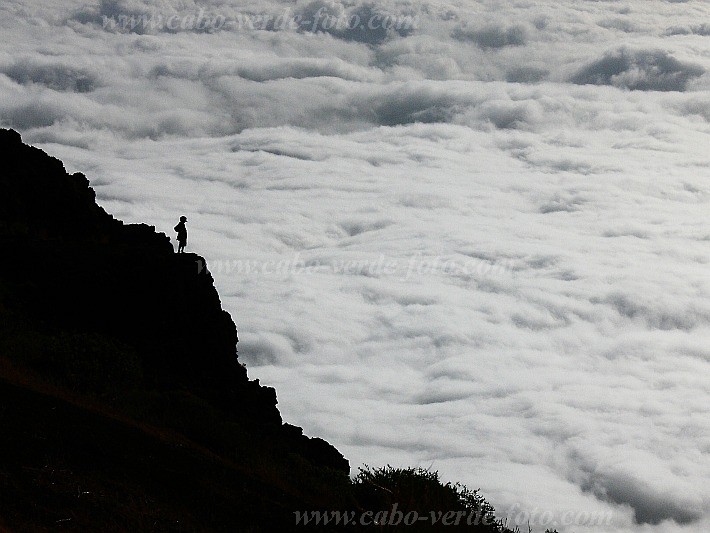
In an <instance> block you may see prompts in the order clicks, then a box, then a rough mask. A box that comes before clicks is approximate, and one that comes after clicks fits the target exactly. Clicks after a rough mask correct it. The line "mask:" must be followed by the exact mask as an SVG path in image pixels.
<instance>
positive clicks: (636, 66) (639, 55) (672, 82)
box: [571, 48, 705, 91]
mask: <svg viewBox="0 0 710 533" xmlns="http://www.w3.org/2000/svg"><path fill="white" fill-rule="evenodd" d="M704 73H705V69H703V68H702V67H700V66H699V65H693V64H690V63H684V62H682V61H679V60H677V59H676V58H674V57H673V56H671V55H670V54H668V53H667V52H664V51H661V50H652V51H650V50H641V51H631V50H629V49H626V48H622V49H620V50H617V51H616V52H612V53H608V54H605V55H604V57H603V58H602V59H599V60H597V61H594V62H593V63H590V64H589V65H587V66H585V67H584V68H582V69H581V70H580V71H579V72H578V73H577V74H575V75H574V76H572V79H571V81H572V83H576V84H578V85H588V84H591V85H613V86H615V87H622V88H626V89H631V90H639V91H684V90H685V88H686V87H687V85H688V82H689V81H690V80H692V79H694V78H698V77H700V76H702V75H703V74H704Z"/></svg>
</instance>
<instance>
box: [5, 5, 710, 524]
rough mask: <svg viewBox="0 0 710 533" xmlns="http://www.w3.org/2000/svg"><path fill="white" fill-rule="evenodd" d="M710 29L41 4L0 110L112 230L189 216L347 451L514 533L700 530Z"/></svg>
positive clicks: (545, 16) (651, 19)
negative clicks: (102, 213) (73, 181)
mask: <svg viewBox="0 0 710 533" xmlns="http://www.w3.org/2000/svg"><path fill="white" fill-rule="evenodd" d="M319 11H320V15H318V12H319ZM326 15H328V16H329V17H332V18H330V19H328V18H327V17H326ZM708 15H710V12H709V11H708V7H707V6H705V5H704V4H702V3H694V2H668V1H661V0H648V1H645V2H637V3H618V2H559V1H557V0H544V1H541V2H535V3H520V2H508V3H506V2H495V3H485V2H468V3H462V2H459V3H456V2H454V3H451V2H443V1H441V2H440V1H437V2H418V1H415V2H406V3H402V2H398V1H395V0H391V1H389V0H383V1H382V2H378V3H377V4H373V3H371V2H366V1H365V2H359V1H357V2H340V1H335V0H333V1H330V0H328V1H320V0H319V1H316V2H313V1H312V0H299V1H298V2H295V3H293V2H279V1H276V0H274V1H263V0H259V1H256V0H255V1H253V2H250V1H241V0H240V1H236V0H215V1H202V2H192V1H183V2H174V1H168V0H104V1H101V2H96V3H94V4H87V3H86V2H83V1H81V0H61V1H60V0H55V1H47V2H40V1H38V0H19V1H18V2H14V3H4V4H2V5H0V30H1V31H2V32H3V35H4V36H6V39H4V40H3V45H2V46H0V122H1V123H2V124H3V125H4V126H12V127H15V128H18V129H20V130H21V131H22V133H23V136H24V138H25V139H26V140H27V141H29V142H32V143H35V144H38V145H40V146H41V147H43V148H45V149H46V150H47V151H49V152H50V153H51V154H52V155H56V156H57V157H60V158H61V159H62V160H63V161H64V162H65V163H66V165H67V166H68V168H69V170H70V171H82V172H85V173H86V175H87V176H89V178H90V179H91V181H92V185H93V186H94V187H95V189H96V191H97V197H98V199H99V202H100V203H101V204H102V205H103V206H104V207H105V208H106V209H107V210H108V211H109V212H111V213H113V214H114V215H115V216H117V217H120V218H123V219H125V220H127V221H129V222H146V223H149V224H152V225H155V226H157V227H158V228H159V229H161V230H163V231H166V232H168V234H170V235H172V232H171V228H172V227H173V226H174V225H175V222H176V216H179V215H181V214H188V218H189V220H190V225H189V231H190V246H192V247H193V251H196V252H198V253H201V254H203V255H205V256H206V257H207V259H208V262H209V266H210V269H211V271H212V272H213V274H214V276H215V279H216V282H217V285H218V288H219V290H220V295H221V297H222V300H223V302H224V305H225V306H226V308H227V309H228V310H229V311H230V313H231V314H232V316H234V317H235V320H236V322H237V326H238V328H239V332H240V344H239V353H240V358H241V360H242V361H243V362H245V363H246V364H247V365H248V367H249V372H250V375H251V376H252V377H258V378H260V379H261V380H262V381H263V382H265V383H268V384H269V385H272V386H275V387H276V390H277V391H278V394H279V406H280V409H281V410H282V412H283V414H284V418H285V419H286V420H288V421H290V422H293V423H297V424H299V425H301V426H303V427H304V428H306V431H307V433H309V434H311V435H318V436H321V437H324V438H326V439H328V440H329V441H331V442H333V443H334V444H335V445H336V446H338V447H339V448H340V449H341V450H342V451H343V452H345V454H346V455H347V456H348V458H349V459H350V460H351V462H352V464H353V465H354V466H357V465H358V464H360V463H362V462H368V463H369V464H384V463H391V464H398V465H421V466H425V467H429V466H431V467H432V468H435V469H438V470H440V472H441V473H442V476H443V477H444V478H446V479H451V480H460V481H462V482H464V483H467V484H468V485H469V486H471V487H476V488H477V487H481V489H482V490H483V493H484V494H485V495H486V496H487V497H488V498H489V499H490V500H491V501H492V502H493V503H494V504H495V506H496V507H497V509H498V512H499V515H500V516H501V517H503V518H506V519H508V523H509V524H511V525H519V526H521V529H522V528H524V527H525V526H526V525H527V523H528V521H529V522H530V524H531V525H532V526H533V527H534V529H536V530H539V531H544V530H545V529H546V528H551V529H554V528H557V529H558V530H559V531H563V530H569V531H571V530H574V531H576V532H578V533H592V532H595V533H596V532H599V531H606V532H609V533H611V532H614V533H617V532H627V533H632V532H633V533H641V532H643V533H661V532H663V533H665V532H669V531H672V532H674V533H690V532H695V531H704V530H707V529H709V528H710V492H708V486H710V484H709V483H708V479H710V470H709V469H708V466H707V461H706V459H705V456H706V455H707V453H708V452H709V451H710V449H709V448H708V439H707V435H708V434H710V425H709V424H708V422H707V416H706V411H707V404H708V401H709V400H710V383H709V382H708V380H707V377H706V376H708V375H709V373H708V370H709V369H708V365H710V350H708V346H709V344H708V339H710V308H708V304H707V302H708V297H709V296H710V287H709V286H708V281H707V280H708V276H707V266H708V262H709V261H710V259H708V254H707V244H708V242H710V231H708V229H707V227H706V225H705V224H704V222H703V221H704V220H705V219H706V218H707V211H708V202H710V190H708V186H707V182H708V170H707V169H708V168H710V156H708V154H707V150H706V149H705V147H706V146H707V142H708V121H710V112H709V111H708V110H709V109H710V98H709V97H708V88H710V83H709V80H710V77H709V76H708V74H707V73H708V72H710V59H709V57H708V54H707V53H706V51H705V48H706V47H705V45H704V41H703V39H704V38H705V37H704V32H705V30H704V28H703V26H702V24H703V22H702V21H703V18H706V17H707V16H708ZM200 16H202V19H201V20H200V18H199V17H200ZM297 17H298V18H297ZM315 17H317V18H318V23H317V24H315V25H314V24H313V20H315ZM373 17H374V18H373ZM388 17H389V18H388ZM407 17H410V18H409V19H407ZM358 18H359V19H360V20H361V21H364V20H366V19H367V20H370V19H372V20H375V21H383V22H386V27H385V25H377V24H374V23H373V24H372V27H371V28H370V27H368V26H367V25H365V27H363V28H360V27H357V28H354V27H353V28H350V27H349V26H348V25H347V24H346V23H347V22H348V20H357V19H358ZM309 19H310V24H308V25H307V24H306V21H307V20H309ZM326 20H327V22H325V21H326ZM402 20H409V21H410V22H412V23H413V25H411V26H399V27H397V26H396V22H397V21H402ZM671 20H672V21H673V22H672V24H671V23H669V21H671ZM121 21H123V22H121ZM134 22H135V24H136V25H135V26H134V27H133V28H131V24H133V23H134ZM198 22H200V23H201V24H202V25H199V24H198ZM338 22H339V24H340V26H338V24H337V23H338ZM330 23H333V26H330V25H329V24H330ZM121 24H123V25H121ZM126 24H127V25H126ZM669 26H672V30H669V29H668V28H669ZM407 28H408V29H407ZM521 443H522V445H521ZM535 509H537V510H538V511H539V513H538V514H537V515H536V518H533V517H531V515H530V513H531V512H532V511H534V510H535ZM543 512H545V513H546V514H544V515H543ZM525 513H527V515H526V514H525ZM541 517H547V518H549V520H548V521H547V522H545V521H544V520H543V519H542V518H541ZM554 520H557V523H554ZM543 522H545V523H543ZM565 524H566V525H565Z"/></svg>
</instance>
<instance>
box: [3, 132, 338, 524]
mask: <svg viewBox="0 0 710 533" xmlns="http://www.w3.org/2000/svg"><path fill="white" fill-rule="evenodd" d="M0 151H1V152H2V153H3V154H5V158H4V161H3V163H2V167H1V168H0V250H2V261H0V363H2V364H1V365H0V370H1V372H0V377H2V379H3V383H2V387H0V394H1V395H0V400H1V401H2V403H1V404H0V418H1V419H2V420H1V421H0V422H2V423H3V427H4V428H8V429H9V428H13V427H14V428H15V430H16V432H17V433H18V435H12V433H10V432H9V431H5V432H4V436H5V437H6V440H5V442H4V444H5V445H7V446H10V444H12V446H10V448H14V449H15V452H17V453H19V454H20V455H19V456H18V455H17V454H15V455H12V454H7V455H5V456H3V457H0V465H2V464H4V466H3V467H2V468H0V480H2V479H4V480H5V482H6V483H10V485H12V483H14V481H12V482H10V481H8V480H13V479H14V478H13V476H12V475H10V473H9V472H10V471H14V469H16V467H17V466H18V464H19V465H20V467H21V466H22V465H21V463H22V461H21V460H20V457H21V455H22V454H21V453H20V452H21V451H22V450H23V442H24V441H23V438H24V439H25V440H26V442H25V443H24V444H26V445H27V450H28V451H31V450H34V453H35V456H33V457H32V458H28V462H27V468H29V469H30V470H26V471H24V472H25V473H27V472H31V471H32V470H31V469H33V468H34V469H36V468H44V467H42V465H41V464H39V463H41V462H42V460H41V457H42V454H46V453H49V452H48V450H51V449H52V443H57V447H58V450H57V453H58V455H60V456H63V457H65V458H66V459H67V461H68V462H69V463H72V461H74V467H72V468H74V469H76V468H79V467H80V463H79V462H77V460H78V459H77V458H76V457H75V456H74V451H75V450H76V444H77V442H78V441H77V438H78V436H79V435H84V436H85V437H86V438H87V439H89V441H90V442H89V444H88V445H87V446H88V449H89V450H93V451H92V452H90V453H88V455H87V458H88V459H87V460H88V462H89V464H90V463H91V458H92V457H94V458H96V460H97V463H98V464H101V465H104V466H105V465H108V464H113V459H110V458H111V457H112V456H111V453H118V452H117V450H113V451H110V448H111V447H110V446H108V449H109V451H108V452H107V455H106V457H101V458H99V456H100V455H101V454H100V453H99V452H98V450H100V449H103V448H102V446H103V445H101V446H98V447H97V446H94V444H96V442H95V441H96V440H97V439H98V438H99V437H100V436H101V435H112V434H113V435H114V436H115V439H114V441H116V439H117V442H121V441H125V442H126V443H129V442H133V443H134V444H135V442H142V444H141V445H140V446H138V448H136V449H133V451H131V450H129V449H127V450H126V452H125V458H124V460H125V461H127V463H126V464H129V463H131V460H130V459H131V458H133V459H134V463H133V467H132V468H137V469H138V470H137V471H142V470H143V469H145V468H150V467H149V465H150V464H151V462H150V461H147V460H146V455H145V453H143V452H140V451H138V449H140V447H141V446H143V445H144V444H145V443H146V442H147V443H148V444H145V446H147V447H148V448H150V447H151V446H154V447H155V451H154V452H150V453H152V454H153V456H155V455H156V454H158V455H159V454H161V453H163V452H165V453H167V452H166V448H165V446H164V445H162V447H161V445H159V444H157V443H156V442H154V441H155V438H156V437H155V436H152V437H151V436H150V435H148V434H146V433H145V432H146V431H148V430H149V433H150V432H151V431H152V432H153V433H154V434H157V435H159V436H160V435H162V436H164V435H167V434H171V435H172V434H173V433H174V434H175V435H178V437H175V438H173V437H171V438H170V439H168V440H169V441H170V442H171V443H172V444H171V445H170V446H174V445H175V442H176V440H175V439H177V440H178V441H179V440H180V439H183V440H184V441H185V442H186V443H188V448H190V449H193V450H199V452H195V453H196V454H197V456H198V459H195V458H194V457H195V455H194V454H193V455H190V456H189V457H192V459H190V458H188V457H187V456H186V455H185V454H183V455H181V454H180V453H178V452H174V453H175V456H174V457H173V459H172V460H171V461H173V460H174V462H172V463H171V461H168V460H167V458H163V460H161V461H160V462H159V463H160V465H161V468H168V469H169V468H175V469H177V470H180V469H181V468H182V466H183V465H184V466H186V468H187V467H189V468H187V470H190V471H194V469H195V468H197V466H196V465H198V464H202V463H204V464H207V463H210V461H211V462H212V463H214V464H216V463H220V462H221V463H225V464H229V465H232V466H231V467H230V468H233V471H231V472H232V473H231V474H225V476H226V478H229V477H230V476H232V479H231V481H229V483H227V485H229V487H230V488H229V489H225V492H227V493H229V494H230V495H231V496H238V495H239V494H242V495H243V496H244V498H243V501H242V503H237V504H233V505H236V508H237V510H239V509H242V511H243V513H242V515H240V513H239V512H237V513H236V514H235V513H234V512H231V511H230V513H226V514H225V513H224V512H223V511H222V510H220V509H222V507H221V506H220V504H218V503H217V502H219V501H220V498H214V499H212V500H209V498H208V499H207V501H213V503H214V505H215V506H216V507H213V506H209V505H208V509H207V510H205V509H203V510H202V511H201V513H202V514H205V513H206V514H207V515H208V516H212V518H213V519H214V520H216V522H219V520H221V519H223V518H225V517H231V518H232V519H234V517H235V516H244V517H247V518H244V520H246V522H249V519H248V516H251V515H254V513H253V512H252V513H251V515H250V514H249V513H248V512H247V507H248V508H250V509H252V511H253V509H254V508H255V507H254V506H253V505H252V504H253V503H254V502H255V501H256V500H257V498H256V497H254V495H255V494H269V493H274V494H276V493H278V494H289V493H290V496H288V497H286V498H281V501H280V503H279V505H278V506H277V507H278V508H282V509H283V508H284V502H291V503H293V504H294V505H296V504H297V503H298V504H299V505H306V504H308V505H322V504H336V503H338V502H337V497H336V496H334V493H333V489H334V487H337V486H339V484H341V483H344V484H347V482H348V478H347V474H348V472H349V465H348V462H347V461H346V460H345V459H344V458H343V457H342V455H341V454H340V453H339V452H338V451H337V450H336V449H335V448H333V447H332V446H331V445H329V444H328V443H326V442H325V441H323V440H321V439H318V438H313V439H311V438H307V437H305V436H303V435H302V431H301V429H300V428H297V427H294V426H291V425H288V424H284V423H283V422H282V420H281V416H280V414H279V412H278V409H277V408H276V394H275V391H274V390H273V389H271V388H269V387H263V386H261V385H260V384H259V383H258V380H257V381H251V380H249V379H248V377H247V373H246V370H245V368H244V367H243V366H242V365H240V364H239V362H238V358H237V351H236V344H237V340H238V339H237V331H236V327H235V325H234V323H233V322H232V320H231V318H230V316H229V314H228V313H227V312H226V311H224V310H223V309H222V308H221V304H220V300H219V296H218V294H217V291H216V290H215V288H214V284H213V279H212V276H211V275H210V273H209V270H208V268H207V265H206V263H205V260H204V259H203V258H201V257H199V256H197V255H195V254H180V255H178V254H174V253H173V248H172V246H171V244H170V242H169V239H168V238H167V237H166V236H165V235H164V234H159V233H156V232H155V229H154V228H153V227H149V226H146V225H126V224H123V223H122V222H120V221H118V220H116V219H114V218H113V217H111V216H110V215H108V214H107V213H106V212H105V211H104V210H103V209H102V208H101V207H99V206H98V205H97V204H96V203H95V196H94V191H93V190H92V189H91V187H90V186H89V181H88V180H87V179H86V177H85V176H84V175H82V174H79V173H77V174H73V175H69V174H67V172H66V171H65V170H64V168H63V165H62V164H61V162H60V161H59V160H57V159H54V158H51V157H49V156H48V155H47V154H45V153H44V152H42V151H41V150H38V149H36V148H33V147H30V146H27V145H25V144H23V143H22V141H21V138H20V136H19V134H17V133H16V132H14V131H9V130H0ZM52 402H59V404H56V405H55V404H53V403H52ZM48 405H55V408H57V409H59V408H58V407H57V405H61V406H62V407H61V409H62V411H61V412H62V415H61V417H60V418H59V419H58V424H54V425H52V428H53V429H52V430H51V431H50V430H48V433H47V436H46V439H44V441H45V444H47V443H49V444H50V445H49V446H45V447H44V448H43V447H42V446H41V445H40V444H41V443H42V439H39V440H38V439H37V435H38V433H37V432H40V434H41V431H42V430H41V428H42V427H44V426H45V422H49V421H51V420H50V419H49V418H48V417H47V412H46V409H47V406H48ZM50 409H51V408H50ZM97 413H98V414H97ZM122 417H123V418H122ZM62 428H64V432H63V431H62ZM146 428H147V429H146ZM136 431H137V432H138V433H139V434H140V435H139V436H138V437H135V438H134V439H133V440H131V439H132V438H133V437H130V438H129V436H128V435H129V434H130V435H133V434H134V433H135V432H136ZM132 432H134V433H132ZM9 435H12V437H11V438H9V440H7V437H8V436H9ZM136 439H137V440H136ZM141 439H143V440H141ZM151 439H152V440H151ZM158 440H159V439H158ZM110 441H111V439H109V440H108V441H107V443H110ZM134 441H135V442H134ZM144 441H145V442H144ZM170 446H169V447H168V448H169V449H171V450H172V448H171V447H170ZM45 448H46V449H45ZM173 451H174V450H173ZM28 453H29V452H28ZM170 453H173V452H172V451H171V452H170ZM210 454H213V455H214V456H213V457H212V456H211V455H210ZM188 455H189V454H188ZM72 457H73V458H74V459H71V458H72ZM126 458H128V459H126ZM13 461H14V462H13ZM17 461H20V463H17ZM102 461H103V462H102ZM60 462H61V461H60ZM35 463H36V464H35ZM119 463H120V461H119ZM212 463H210V464H212ZM48 464H49V463H48ZM117 464H118V463H117ZM168 464H173V466H172V467H168V466H167V465H168ZM37 465H39V466H37ZM104 466H101V467H99V471H100V472H105V471H106V469H105V468H104ZM191 469H193V470H191ZM70 470H71V469H70ZM128 470H131V468H128ZM197 470H199V468H197ZM207 470H209V468H208V469H207ZM217 470H218V469H217ZM217 470H216V471H217ZM18 471H19V472H20V473H22V472H23V470H22V468H19V470H18ZM72 471H73V470H72ZM163 474H164V472H163V473H162V474H161V471H160V468H158V470H156V476H158V477H160V475H163ZM21 477H22V476H21ZM30 477H31V476H30ZM149 477H150V475H149V474H146V478H149ZM198 477H199V476H197V477H195V476H192V477H191V475H188V476H187V478H186V480H187V482H186V483H183V485H184V486H183V485H180V484H178V486H183V489H184V490H185V491H186V492H184V493H183V494H182V495H181V496H179V497H176V498H172V499H171V500H170V501H171V502H172V506H173V507H175V505H177V504H175V502H179V501H183V500H184V501H187V502H189V501H190V497H189V495H190V490H194V491H195V494H196V495H197V494H200V495H201V497H200V498H197V500H200V501H203V496H204V495H205V494H210V493H211V492H210V491H207V492H206V493H205V492H204V491H203V489H202V488H201V487H202V485H204V479H202V478H200V479H202V481H199V482H198V481H196V483H195V486H194V487H192V489H190V488H189V487H190V483H189V480H190V479H193V480H197V479H198ZM25 478H27V476H25ZM25 481H27V480H25ZM27 482H28V483H29V485H32V483H30V482H29V481H27ZM114 482H116V480H115V479H113V478H112V481H111V483H114ZM18 483H19V482H18ZM133 483H134V484H135V479H134V481H133ZM235 483H236V485H235ZM20 484H21V483H20ZM35 485H36V484H35ZM109 486H112V485H111V484H110V483H109V484H107V485H105V486H104V489H106V487H109ZM153 486H154V487H159V486H161V484H160V483H157V484H154V485H153ZM235 487H236V488H235ZM239 487H242V488H239ZM35 488H37V486H35ZM146 490H148V489H146ZM176 490H177V489H176ZM214 490H215V489H212V492H214ZM240 491H241V492H240ZM148 492H150V491H148ZM148 492H146V494H147V493H148ZM336 492H337V491H336ZM249 495H252V496H251V497H249ZM153 497H155V496H151V498H153ZM77 499H78V498H77ZM237 499H239V498H237ZM267 499H268V498H267ZM245 502H246V503H245ZM203 503H204V502H203ZM222 503H224V502H222ZM8 505H10V503H9V502H8V501H4V502H2V503H0V511H2V510H3V508H5V512H4V513H0V516H15V517H18V516H20V515H22V516H24V518H23V520H26V521H28V522H27V523H32V518H31V516H30V515H31V514H32V512H34V511H32V510H31V509H30V510H27V509H25V514H24V515H23V513H22V512H20V510H18V509H14V510H13V511H12V512H10V510H9V509H8V508H7V506H8ZM166 505H167V504H166ZM168 507H170V506H168ZM286 507H288V503H286ZM114 511H115V509H114ZM18 513H19V514H18ZM27 513H29V515H27ZM40 514H41V513H40ZM49 514H50V515H51V514H52V513H51V512H50V513H49ZM110 514H111V513H108V512H107V513H106V516H109V515H110ZM183 514H185V515H186V516H187V515H189V516H196V515H195V514H194V513H193V514H191V512H190V507H189V505H188V509H187V512H186V513H183ZM198 514H199V513H198ZM256 514H257V515H258V514H259V513H258V512H257V513H256ZM277 514H278V513H277ZM38 516H39V515H38ZM42 516H45V517H46V516H49V515H48V514H46V513H45V514H44V515H42ZM252 518H253V516H252ZM170 519H171V518H170V517H168V518H166V520H168V521H170ZM18 520H20V519H19V518H18ZM38 520H40V522H41V520H42V519H39V518H38ZM20 522H21V521H20ZM20 522H17V523H20ZM40 522H37V523H35V524H34V526H37V525H38V524H39V523H40ZM246 522H245V523H246ZM9 525H11V524H9ZM223 525H224V528H225V529H229V520H228V521H227V522H226V523H224V524H223ZM242 525H244V524H242ZM231 526H232V529H231V530H234V524H231ZM28 527H29V526H28ZM30 529H32V527H30ZM208 529H210V528H208ZM212 529H220V528H218V527H214V524H213V527H212Z"/></svg>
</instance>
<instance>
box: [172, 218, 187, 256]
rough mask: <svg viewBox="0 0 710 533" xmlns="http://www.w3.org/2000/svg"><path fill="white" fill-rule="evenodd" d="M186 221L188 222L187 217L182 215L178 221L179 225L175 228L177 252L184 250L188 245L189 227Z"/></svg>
mask: <svg viewBox="0 0 710 533" xmlns="http://www.w3.org/2000/svg"><path fill="white" fill-rule="evenodd" d="M185 222H187V217H180V222H178V224H177V226H175V227H174V228H173V229H174V230H175V231H177V241H178V251H177V253H182V252H184V251H185V246H187V228H186V227H185Z"/></svg>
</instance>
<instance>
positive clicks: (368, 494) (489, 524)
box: [353, 465, 511, 533]
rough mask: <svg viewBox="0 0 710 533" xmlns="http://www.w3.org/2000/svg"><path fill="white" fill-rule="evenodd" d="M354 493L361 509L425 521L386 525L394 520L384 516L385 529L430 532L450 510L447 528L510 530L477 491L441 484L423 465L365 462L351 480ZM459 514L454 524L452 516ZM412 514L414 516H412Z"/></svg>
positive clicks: (481, 530) (483, 530) (496, 531)
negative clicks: (418, 518)
mask: <svg viewBox="0 0 710 533" xmlns="http://www.w3.org/2000/svg"><path fill="white" fill-rule="evenodd" d="M353 493H354V496H355V499H356V501H357V502H358V504H359V505H360V506H361V507H362V509H363V510H368V511H373V514H374V515H377V514H378V513H380V516H385V517H388V516H389V515H383V514H382V513H384V512H391V511H392V509H393V507H394V506H395V505H396V509H397V510H398V511H400V512H402V513H403V514H404V515H407V514H408V513H416V515H417V516H419V517H426V520H423V519H422V520H421V521H420V522H417V523H414V524H412V525H404V524H397V525H389V524H391V523H392V524H393V523H394V522H395V521H390V520H388V519H387V518H384V519H383V520H382V522H383V523H381V524H380V526H381V527H383V528H384V529H392V530H395V529H399V528H403V529H406V531H422V530H428V531H431V530H432V528H436V526H435V524H434V523H433V522H434V521H435V520H437V518H438V520H437V521H438V522H440V523H441V525H442V526H443V525H444V524H443V523H442V522H441V520H442V519H443V518H444V517H445V516H446V515H447V513H449V517H448V520H447V521H448V522H449V524H448V525H447V526H446V528H445V529H446V530H447V531H448V530H450V529H454V530H456V529H465V530H466V531H477V532H479V531H480V532H486V533H488V532H490V533H507V532H511V530H510V529H508V528H506V527H505V526H504V525H503V524H502V523H501V521H500V520H497V519H496V517H495V515H494V512H495V509H494V508H493V506H492V505H491V504H490V503H488V502H487V501H486V500H485V499H484V498H483V496H481V495H480V494H479V493H478V490H470V489H469V488H467V487H466V486H465V485H462V484H460V483H450V482H447V483H442V482H441V480H440V479H439V473H438V472H437V471H431V470H427V469H424V468H415V467H409V468H394V467H392V466H390V465H387V466H384V467H379V468H371V467H369V466H367V465H365V467H364V468H360V469H359V473H358V474H357V475H356V476H355V477H354V479H353ZM457 513H458V514H459V517H460V518H459V521H458V523H456V521H455V516H456V514H457ZM412 516H414V515H412Z"/></svg>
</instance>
